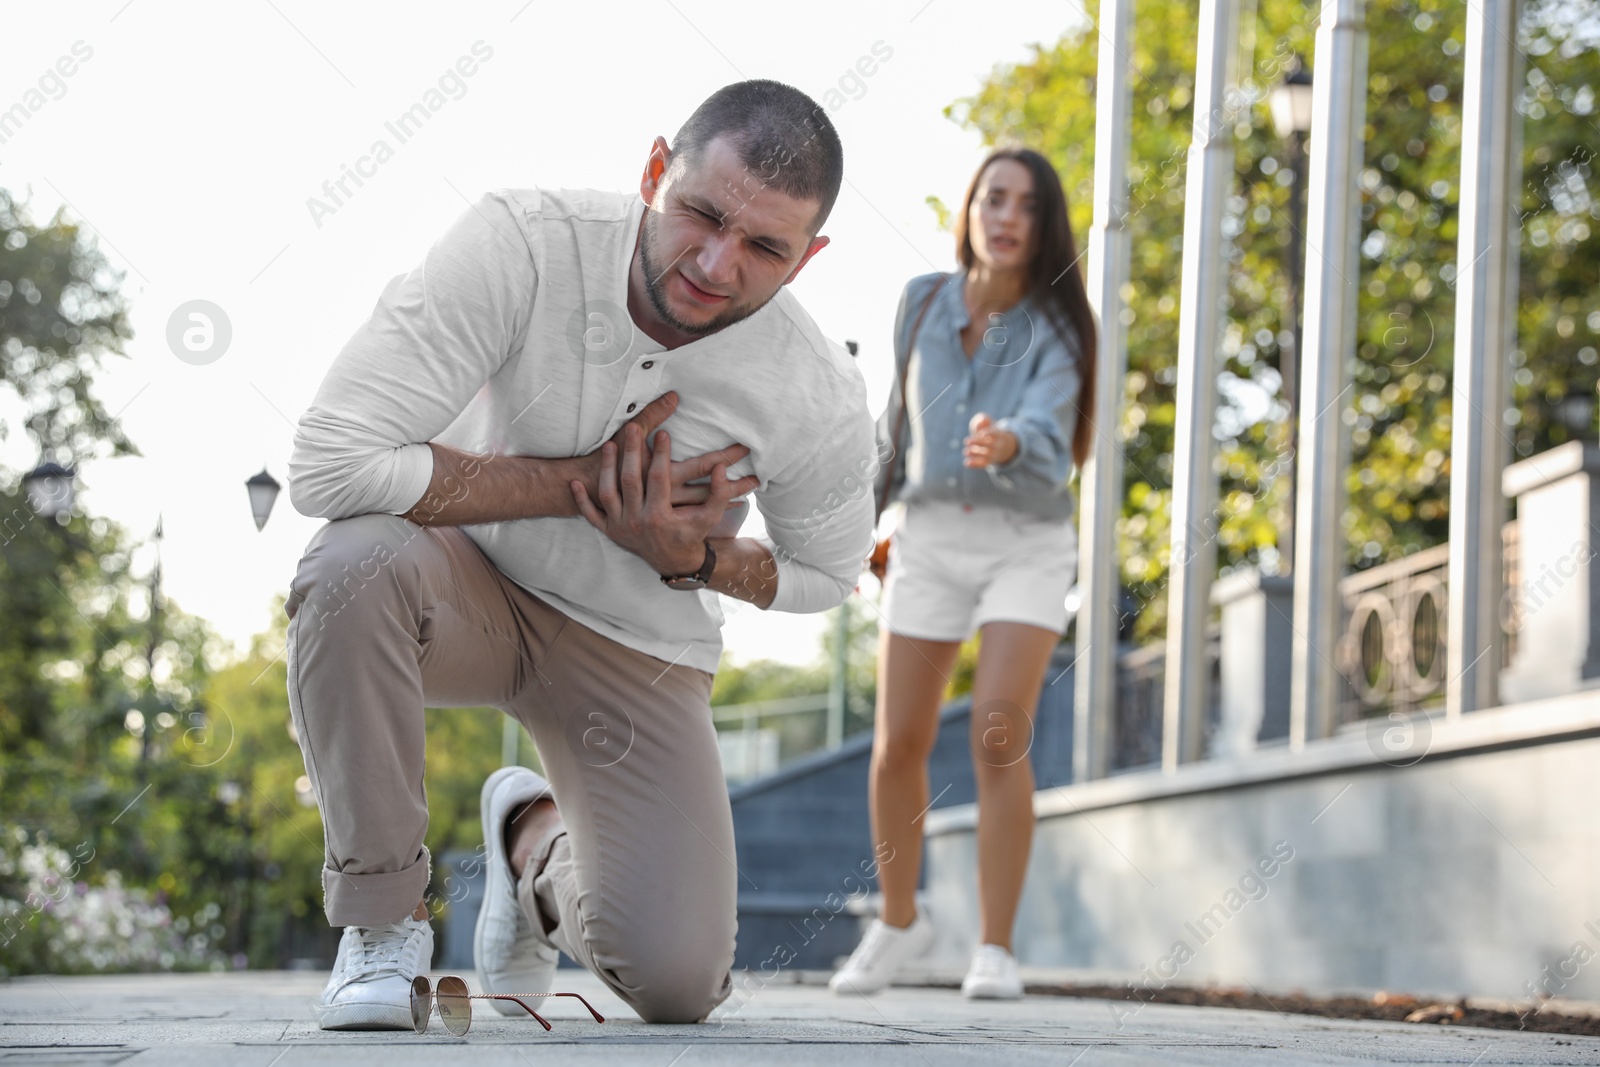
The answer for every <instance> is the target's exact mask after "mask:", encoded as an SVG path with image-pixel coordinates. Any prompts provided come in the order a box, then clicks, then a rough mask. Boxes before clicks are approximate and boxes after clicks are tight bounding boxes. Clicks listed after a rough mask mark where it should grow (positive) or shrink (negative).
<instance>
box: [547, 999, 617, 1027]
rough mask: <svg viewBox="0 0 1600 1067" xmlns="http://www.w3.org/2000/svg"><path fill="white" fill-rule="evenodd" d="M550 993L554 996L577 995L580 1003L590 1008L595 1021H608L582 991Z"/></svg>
mask: <svg viewBox="0 0 1600 1067" xmlns="http://www.w3.org/2000/svg"><path fill="white" fill-rule="evenodd" d="M550 995H551V996H553V997H576V998H577V999H578V1003H580V1004H582V1005H583V1006H584V1007H586V1008H588V1009H589V1014H590V1015H593V1016H594V1021H595V1022H597V1023H603V1022H605V1021H606V1017H605V1016H604V1015H601V1014H600V1013H599V1012H597V1011H595V1010H594V1005H593V1004H590V1003H589V1002H588V1001H587V1000H585V999H584V998H583V994H582V993H552V994H550Z"/></svg>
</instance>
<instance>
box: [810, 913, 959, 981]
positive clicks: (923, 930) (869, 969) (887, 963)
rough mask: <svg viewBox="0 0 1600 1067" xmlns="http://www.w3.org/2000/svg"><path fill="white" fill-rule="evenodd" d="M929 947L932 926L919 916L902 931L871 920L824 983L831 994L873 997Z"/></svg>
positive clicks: (931, 939)
mask: <svg viewBox="0 0 1600 1067" xmlns="http://www.w3.org/2000/svg"><path fill="white" fill-rule="evenodd" d="M931 947H933V924H932V923H930V922H928V919H927V916H925V915H923V914H921V913H920V912H919V913H918V914H917V917H916V918H915V919H913V920H912V921H911V925H910V926H907V927H903V928H902V927H898V926H890V925H888V924H887V923H885V922H884V921H883V920H882V919H873V920H872V925H871V926H869V927H867V936H865V937H863V938H862V939H861V944H859V945H857V946H856V950H855V951H854V952H852V953H851V954H850V958H849V959H848V960H846V961H845V964H844V966H843V967H841V968H839V970H838V973H836V974H835V975H834V976H833V977H832V978H830V979H829V980H828V988H829V989H831V990H833V991H834V992H835V993H876V992H877V991H878V990H880V989H882V988H883V987H884V986H886V985H888V984H889V983H890V982H891V981H892V980H893V979H894V976H895V972H897V971H899V970H900V968H901V967H903V966H905V965H906V964H907V963H910V962H911V961H912V960H914V959H916V958H917V957H918V956H921V955H922V954H923V953H925V952H927V951H928V949H929V948H931Z"/></svg>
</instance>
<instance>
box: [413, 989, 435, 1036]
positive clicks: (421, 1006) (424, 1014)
mask: <svg viewBox="0 0 1600 1067" xmlns="http://www.w3.org/2000/svg"><path fill="white" fill-rule="evenodd" d="M431 1014H433V993H432V991H431V990H430V989H429V988H428V978H427V976H426V975H422V974H419V975H417V976H416V977H415V978H413V979H411V1025H412V1026H414V1027H416V1028H417V1033H419V1034H423V1033H427V1031H428V1016H429V1015H431Z"/></svg>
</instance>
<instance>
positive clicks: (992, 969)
mask: <svg viewBox="0 0 1600 1067" xmlns="http://www.w3.org/2000/svg"><path fill="white" fill-rule="evenodd" d="M972 972H973V973H974V974H976V975H978V976H979V977H980V978H1000V977H1003V976H1004V975H1005V972H1006V957H1005V955H1004V954H1003V953H1001V952H998V951H995V950H992V949H989V948H987V947H984V948H980V949H979V950H978V951H977V952H975V953H973V954H972Z"/></svg>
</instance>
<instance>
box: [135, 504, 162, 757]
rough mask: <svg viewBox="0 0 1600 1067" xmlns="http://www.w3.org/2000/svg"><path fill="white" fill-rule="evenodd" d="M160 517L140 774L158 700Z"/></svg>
mask: <svg viewBox="0 0 1600 1067" xmlns="http://www.w3.org/2000/svg"><path fill="white" fill-rule="evenodd" d="M161 537H162V533H161V519H160V517H159V516H158V517H157V518H156V536H155V542H156V565H155V567H154V568H153V569H152V570H151V571H150V633H149V636H148V639H147V643H146V645H145V649H144V665H145V675H144V680H145V685H146V686H147V687H148V689H149V692H150V705H149V712H150V714H149V717H148V718H147V719H146V720H145V723H144V729H143V730H142V731H141V732H140V734H139V764H140V774H141V775H142V774H143V772H144V764H145V763H147V762H148V761H149V759H150V735H151V734H152V733H154V732H155V728H156V724H155V717H156V715H157V714H158V712H157V711H156V709H157V707H159V706H160V700H159V699H158V697H157V696H156V650H157V649H159V648H160V647H161Z"/></svg>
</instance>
